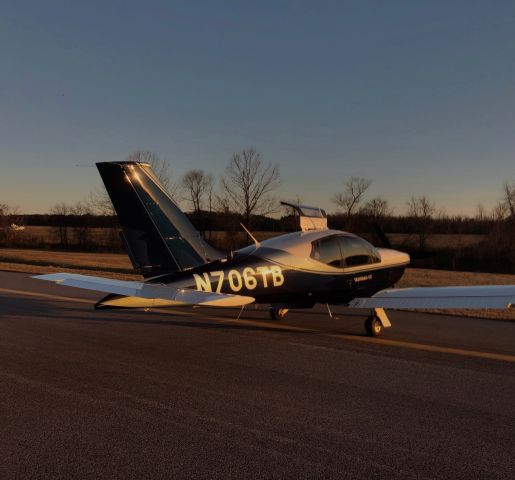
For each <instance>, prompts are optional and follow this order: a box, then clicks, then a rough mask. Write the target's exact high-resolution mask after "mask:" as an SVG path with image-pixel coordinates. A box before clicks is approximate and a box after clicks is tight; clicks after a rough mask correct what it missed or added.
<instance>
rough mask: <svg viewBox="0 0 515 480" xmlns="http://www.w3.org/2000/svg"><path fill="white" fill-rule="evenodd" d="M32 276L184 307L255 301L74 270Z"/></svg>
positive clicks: (244, 303) (232, 305) (238, 305)
mask: <svg viewBox="0 0 515 480" xmlns="http://www.w3.org/2000/svg"><path fill="white" fill-rule="evenodd" d="M32 278H36V279H38V280H47V281H50V282H55V283H59V284H60V285H66V286H68V287H76V288H83V289H85V290H95V291H97V292H105V293H114V294H116V295H123V296H126V297H137V298H146V299H159V300H167V301H170V302H173V303H174V304H176V305H181V306H193V305H203V306H212V307H241V306H243V305H247V304H249V303H252V302H254V298H253V297H245V296H243V295H228V294H223V293H215V292H200V291H197V290H192V289H189V288H180V289H176V288H172V287H170V286H167V285H164V284H158V283H148V282H136V281H124V280H113V279H111V278H102V277H93V276H90V275H79V274H75V273H50V274H46V275H36V276H34V277H32Z"/></svg>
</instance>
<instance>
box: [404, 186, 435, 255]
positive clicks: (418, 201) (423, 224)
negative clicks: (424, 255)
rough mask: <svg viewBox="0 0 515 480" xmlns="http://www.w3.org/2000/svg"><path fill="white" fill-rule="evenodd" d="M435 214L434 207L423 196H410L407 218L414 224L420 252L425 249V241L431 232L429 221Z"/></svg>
mask: <svg viewBox="0 0 515 480" xmlns="http://www.w3.org/2000/svg"><path fill="white" fill-rule="evenodd" d="M435 212H436V207H435V204H434V203H433V202H431V200H429V199H428V198H427V197H426V196H425V195H423V196H420V197H414V196H412V197H411V198H410V199H409V200H408V216H409V217H411V218H412V219H413V221H414V223H415V228H416V229H417V237H418V247H419V250H420V251H423V250H424V249H425V248H426V243H427V239H428V237H429V234H430V231H431V219H432V217H433V215H434V214H435Z"/></svg>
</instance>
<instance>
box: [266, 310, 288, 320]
mask: <svg viewBox="0 0 515 480" xmlns="http://www.w3.org/2000/svg"><path fill="white" fill-rule="evenodd" d="M287 313H288V309H287V308H275V307H272V308H271V309H270V318H271V319H272V320H282V319H283V318H284V317H285V316H286V314H287Z"/></svg>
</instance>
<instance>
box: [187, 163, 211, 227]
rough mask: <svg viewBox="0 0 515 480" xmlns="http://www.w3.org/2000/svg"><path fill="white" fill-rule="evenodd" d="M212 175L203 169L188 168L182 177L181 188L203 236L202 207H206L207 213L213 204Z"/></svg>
mask: <svg viewBox="0 0 515 480" xmlns="http://www.w3.org/2000/svg"><path fill="white" fill-rule="evenodd" d="M213 184H214V182H213V175H211V174H209V173H205V172H204V170H189V171H188V172H186V173H185V174H184V176H183V177H182V182H181V185H182V188H183V190H184V191H185V192H186V196H187V199H188V201H189V202H191V205H192V207H193V212H194V215H195V217H196V220H197V225H198V226H199V229H200V231H201V234H202V235H203V236H204V237H205V225H204V224H205V222H203V221H202V210H203V207H204V206H205V207H207V209H208V210H209V213H211V210H212V204H213V199H212V198H213Z"/></svg>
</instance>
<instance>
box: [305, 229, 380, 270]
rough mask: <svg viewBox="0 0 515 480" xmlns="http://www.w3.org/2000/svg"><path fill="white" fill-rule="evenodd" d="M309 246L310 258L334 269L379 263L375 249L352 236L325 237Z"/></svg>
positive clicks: (364, 241)
mask: <svg viewBox="0 0 515 480" xmlns="http://www.w3.org/2000/svg"><path fill="white" fill-rule="evenodd" d="M311 245H312V246H311V258H313V259H315V260H317V261H319V262H322V263H325V264H326V265H330V266H331V267H335V268H349V267H358V266H360V265H369V264H372V263H378V262H380V261H381V256H380V255H379V252H378V251H377V250H376V248H375V247H373V246H372V245H371V244H370V243H368V242H367V241H366V240H364V239H363V238H360V237H356V236H354V235H334V236H331V237H325V238H321V239H320V240H315V241H314V242H313V243H312V244H311Z"/></svg>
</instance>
